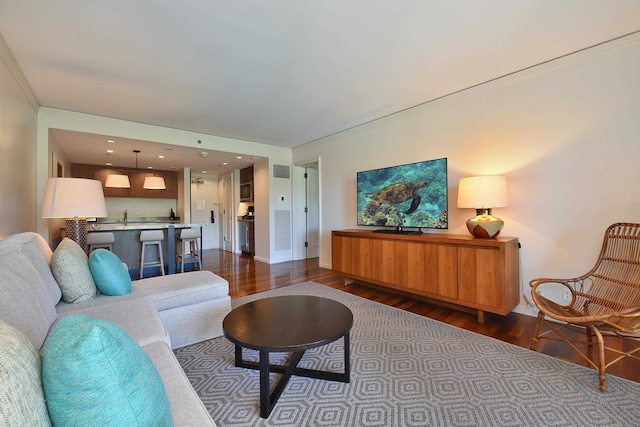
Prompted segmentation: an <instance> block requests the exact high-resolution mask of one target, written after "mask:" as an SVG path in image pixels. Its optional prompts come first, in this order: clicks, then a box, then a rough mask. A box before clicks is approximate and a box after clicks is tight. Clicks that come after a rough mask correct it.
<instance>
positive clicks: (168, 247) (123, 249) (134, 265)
mask: <svg viewBox="0 0 640 427" xmlns="http://www.w3.org/2000/svg"><path fill="white" fill-rule="evenodd" d="M196 227H197V228H201V224H181V223H175V222H128V223H126V224H125V223H89V227H88V232H89V233H93V232H100V231H111V232H113V233H114V236H115V239H116V241H115V243H114V244H113V253H115V254H116V255H118V257H119V258H120V260H121V261H122V262H124V263H126V264H127V266H128V268H129V274H130V275H131V276H132V277H134V278H138V277H140V252H141V248H142V246H141V245H142V244H141V243H140V232H141V231H143V230H163V231H164V238H165V240H164V242H162V252H163V254H162V256H163V258H164V263H165V271H166V272H167V273H168V274H174V273H175V272H176V244H177V237H178V235H177V234H176V229H183V228H196ZM178 244H179V242H178ZM200 255H201V256H202V250H201V253H200ZM152 256H154V255H152V254H149V255H147V257H148V258H147V259H150V258H151V257H152ZM156 256H157V254H156ZM156 271H157V268H156Z"/></svg>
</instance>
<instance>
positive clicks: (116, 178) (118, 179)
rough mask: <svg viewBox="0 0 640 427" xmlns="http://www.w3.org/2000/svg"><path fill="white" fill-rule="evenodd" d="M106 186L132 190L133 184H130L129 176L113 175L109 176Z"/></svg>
mask: <svg viewBox="0 0 640 427" xmlns="http://www.w3.org/2000/svg"><path fill="white" fill-rule="evenodd" d="M104 186H105V187H107V188H131V182H129V177H128V176H127V175H120V174H115V173H112V174H111V175H107V180H106V181H105V183H104Z"/></svg>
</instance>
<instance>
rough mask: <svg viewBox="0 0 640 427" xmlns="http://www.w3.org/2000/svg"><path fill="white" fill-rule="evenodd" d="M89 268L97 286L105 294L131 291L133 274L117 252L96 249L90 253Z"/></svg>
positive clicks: (112, 294)
mask: <svg viewBox="0 0 640 427" xmlns="http://www.w3.org/2000/svg"><path fill="white" fill-rule="evenodd" d="M89 270H91V276H92V277H93V281H94V282H95V283H96V286H97V287H98V289H99V290H100V292H102V293H103V294H105V295H109V296H117V295H127V294H129V293H131V276H129V272H128V271H127V269H126V268H125V267H124V265H123V264H122V261H120V258H118V256H117V255H116V254H114V253H113V252H111V251H108V250H106V249H96V250H95V251H93V252H92V253H91V255H89Z"/></svg>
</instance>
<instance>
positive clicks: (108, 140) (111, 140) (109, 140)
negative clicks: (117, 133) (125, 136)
mask: <svg viewBox="0 0 640 427" xmlns="http://www.w3.org/2000/svg"><path fill="white" fill-rule="evenodd" d="M107 142H108V143H110V144H115V141H114V140H113V139H107Z"/></svg>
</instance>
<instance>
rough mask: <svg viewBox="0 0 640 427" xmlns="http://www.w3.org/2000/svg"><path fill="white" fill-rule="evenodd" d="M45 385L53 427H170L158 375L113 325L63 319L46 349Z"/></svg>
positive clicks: (77, 317) (75, 317) (87, 319)
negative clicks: (166, 426)
mask: <svg viewBox="0 0 640 427" xmlns="http://www.w3.org/2000/svg"><path fill="white" fill-rule="evenodd" d="M42 380H43V384H44V393H45V397H46V402H47V408H48V410H49V415H50V417H51V421H52V423H53V424H54V425H55V424H58V425H100V426H123V425H126V426H150V425H154V426H155V425H157V426H165V425H171V413H170V409H169V402H168V398H167V394H166V391H165V388H164V384H163V383H162V379H161V377H160V374H159V373H158V370H157V369H156V367H155V366H154V364H153V363H152V362H151V360H150V359H149V357H148V356H147V355H146V353H145V352H144V351H143V350H142V348H141V347H140V346H139V345H138V344H136V342H135V341H133V339H132V338H131V337H130V336H129V335H127V333H126V332H124V331H123V330H122V329H120V328H119V327H118V326H116V325H115V324H113V323H111V322H107V321H104V320H100V319H94V318H91V317H88V316H84V315H72V316H67V317H64V318H62V319H60V321H59V322H58V324H57V325H56V327H55V328H54V330H53V331H52V332H51V333H50V334H49V337H48V338H47V341H46V342H45V345H44V348H43V352H42Z"/></svg>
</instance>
